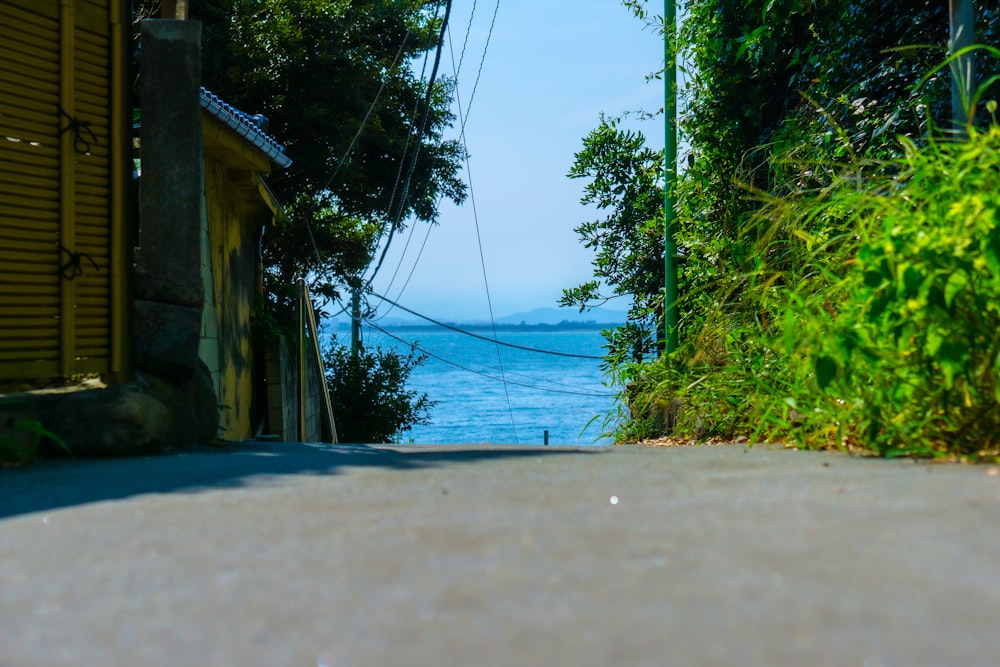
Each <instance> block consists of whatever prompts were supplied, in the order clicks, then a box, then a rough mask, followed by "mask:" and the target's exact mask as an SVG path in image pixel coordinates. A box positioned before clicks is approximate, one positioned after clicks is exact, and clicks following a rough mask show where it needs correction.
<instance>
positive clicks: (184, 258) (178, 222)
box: [135, 19, 205, 379]
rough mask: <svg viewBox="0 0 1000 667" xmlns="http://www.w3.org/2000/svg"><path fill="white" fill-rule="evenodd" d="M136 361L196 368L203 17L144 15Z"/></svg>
mask: <svg viewBox="0 0 1000 667" xmlns="http://www.w3.org/2000/svg"><path fill="white" fill-rule="evenodd" d="M141 44H142V73H141V75H140V93H141V99H142V130H141V148H140V151H141V158H142V180H141V185H140V225H139V247H138V249H137V250H136V265H135V280H136V283H135V297H136V301H135V318H136V321H135V322H136V332H135V339H136V366H137V367H138V368H139V369H145V370H150V371H154V372H157V373H162V374H164V375H167V376H170V377H176V378H178V379H185V376H189V375H190V374H191V373H192V372H194V371H195V370H197V369H198V368H199V360H198V343H199V335H200V331H201V320H202V308H203V306H204V301H205V287H204V281H203V279H202V272H201V252H202V239H201V233H202V225H201V218H202V202H203V194H202V190H203V187H204V182H205V179H204V164H203V157H202V155H203V148H202V125H201V103H200V85H201V24H200V23H198V22H196V21H178V20H163V19H154V20H146V21H143V22H142V42H141Z"/></svg>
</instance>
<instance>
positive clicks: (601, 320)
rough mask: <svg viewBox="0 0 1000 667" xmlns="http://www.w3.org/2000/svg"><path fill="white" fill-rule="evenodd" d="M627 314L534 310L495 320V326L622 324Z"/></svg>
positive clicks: (595, 311)
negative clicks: (586, 323)
mask: <svg viewBox="0 0 1000 667" xmlns="http://www.w3.org/2000/svg"><path fill="white" fill-rule="evenodd" d="M626 318H627V313H626V312H625V311H623V310H621V311H619V310H609V309H607V308H594V309H593V310H589V311H584V312H582V313H581V312H579V311H578V310H575V309H572V308H535V309H534V310H529V311H527V312H523V313H514V314H513V315H507V316H506V317H500V318H497V324H522V323H523V324H559V323H561V322H597V323H598V324H624V323H625V320H626Z"/></svg>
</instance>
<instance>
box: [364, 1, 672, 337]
mask: <svg viewBox="0 0 1000 667" xmlns="http://www.w3.org/2000/svg"><path fill="white" fill-rule="evenodd" d="M473 4H474V3H473V0H454V5H453V9H452V17H451V22H450V26H451V31H450V34H451V40H452V42H453V43H452V44H451V45H450V47H449V45H447V44H446V46H445V50H444V56H443V58H442V65H441V71H442V72H443V73H445V74H446V75H448V76H451V75H453V67H452V59H451V50H452V49H453V50H454V55H455V59H456V60H457V59H458V58H459V54H460V51H461V48H462V42H463V40H464V39H465V34H466V27H467V26H468V25H469V23H470V13H471V11H472V7H473ZM475 4H476V11H475V15H474V16H473V18H472V30H471V32H470V37H469V42H468V47H467V49H466V55H465V60H464V62H463V64H462V67H461V70H460V77H459V89H458V93H459V96H460V97H461V100H462V104H463V107H465V106H468V104H469V98H470V96H471V94H472V87H473V84H474V81H475V76H476V71H477V70H478V68H479V63H480V60H481V58H482V54H483V49H484V46H485V41H486V37H487V33H488V30H489V26H490V21H491V19H492V17H493V12H494V8H495V4H496V3H495V2H494V1H493V0H478V2H476V3H475ZM662 63H663V44H662V41H661V38H660V36H659V35H657V34H656V33H655V32H654V31H653V30H651V29H649V28H646V27H645V26H644V25H643V23H642V22H641V21H640V20H638V19H636V18H635V17H633V16H632V15H631V13H630V12H629V11H628V10H627V9H625V8H624V7H622V6H621V4H620V3H619V2H618V1H617V0H573V2H567V1H566V0H501V2H500V9H499V13H498V14H497V19H496V25H495V28H494V32H493V36H492V39H491V41H490V44H489V50H488V52H487V54H486V60H485V63H484V65H483V69H482V76H481V78H480V81H479V85H478V88H477V89H476V93H475V98H474V99H473V102H472V108H471V111H470V113H469V116H468V119H467V124H466V128H465V135H466V142H467V145H468V148H469V153H470V155H471V157H470V173H471V182H472V192H473V193H474V196H475V210H476V212H477V213H478V222H479V232H480V236H481V240H482V249H483V259H484V261H485V268H486V281H488V283H489V293H490V295H491V298H492V304H493V313H494V315H495V316H496V317H502V316H504V315H507V314H510V313H514V312H519V311H526V310H531V309H533V308H538V307H553V306H555V305H556V303H557V301H558V299H559V297H560V295H561V293H562V289H563V288H565V287H572V286H575V285H578V284H580V283H581V282H583V281H585V280H588V279H589V278H590V277H591V274H592V271H593V269H592V267H591V259H592V256H593V255H592V252H591V251H590V250H588V249H585V248H583V246H582V245H581V244H580V242H579V240H578V239H577V235H576V233H575V232H574V231H573V228H574V227H575V226H577V225H579V224H580V223H581V222H584V221H586V220H590V219H593V218H595V217H596V216H597V215H598V213H597V212H595V211H593V210H588V209H587V208H585V207H583V206H582V205H581V204H580V203H579V200H580V196H581V194H582V191H583V190H582V189H583V182H582V181H573V180H570V179H568V178H566V173H567V172H568V171H569V168H570V166H571V165H572V163H573V154H574V153H575V152H576V151H578V150H579V149H580V147H581V145H582V144H581V142H582V139H583V137H584V136H585V135H586V134H587V133H588V132H589V131H590V130H592V129H593V128H595V127H596V126H597V124H598V123H599V121H600V114H601V112H605V113H607V114H609V115H617V114H620V113H622V112H625V111H630V110H637V109H645V110H656V109H659V108H660V107H661V106H662V104H663V102H662V99H663V89H662V84H660V83H659V82H655V81H654V82H650V83H646V79H645V77H646V75H647V74H648V73H649V72H652V71H655V70H657V69H658V68H659V67H661V66H662ZM631 126H633V127H635V128H636V129H639V130H641V131H642V132H643V134H645V135H646V137H647V140H648V144H649V145H650V146H652V147H655V148H657V149H659V148H662V146H663V126H662V119H661V118H657V119H656V120H653V121H647V122H642V123H640V122H638V121H636V122H635V123H631ZM453 132H454V134H453V136H455V137H457V136H458V128H457V126H456V128H455V129H454V130H453ZM466 176H467V177H468V176H469V174H466ZM425 236H426V245H425V247H424V249H423V252H422V254H420V255H419V259H418V251H419V248H420V247H421V245H422V244H424V239H425ZM397 267H398V272H397ZM411 271H412V277H410V276H411ZM394 274H395V279H393V275H394ZM408 278H409V280H408ZM373 289H374V290H375V291H376V292H379V293H381V294H385V295H386V296H389V297H390V298H392V299H394V300H396V301H398V302H399V303H401V304H403V305H404V306H407V307H408V308H411V309H413V310H416V311H418V312H421V313H424V314H426V315H429V316H432V317H436V318H445V319H458V320H471V319H486V318H488V317H489V308H488V301H487V291H486V285H485V281H484V276H483V266H482V263H481V261H480V251H479V242H478V241H477V236H476V217H475V216H474V214H473V205H472V201H471V199H470V201H467V202H466V203H465V204H464V205H463V206H461V207H455V206H452V205H450V204H447V203H446V204H444V205H443V206H442V209H441V214H440V224H439V225H438V226H436V227H433V228H432V229H431V230H430V232H429V234H427V228H426V226H425V225H423V224H419V225H416V226H415V227H414V228H413V234H412V236H411V235H410V230H407V232H406V233H404V234H403V235H402V236H399V235H397V237H396V238H395V239H394V240H393V243H392V245H391V247H390V252H389V254H388V256H387V258H386V261H385V264H384V266H383V267H382V269H381V271H380V272H379V274H378V276H377V277H376V279H375V281H374V283H373ZM375 303H377V300H373V304H375ZM627 305H628V304H627V303H615V302H612V304H609V307H611V308H615V309H619V310H624V309H626V308H627ZM379 312H380V314H381V313H384V312H385V309H384V305H383V306H380V308H379ZM571 312H572V311H569V310H567V313H568V314H569V313H571ZM400 315H404V314H403V313H400V312H399V311H395V312H392V313H391V316H400Z"/></svg>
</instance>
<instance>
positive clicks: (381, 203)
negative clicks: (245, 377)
mask: <svg viewBox="0 0 1000 667" xmlns="http://www.w3.org/2000/svg"><path fill="white" fill-rule="evenodd" d="M442 6H443V5H442V3H441V2H438V1H437V0H367V1H366V0H205V1H204V2H198V3H194V4H193V6H192V17H193V18H196V19H199V20H201V21H202V22H203V24H204V40H203V41H204V56H203V81H204V85H205V86H206V87H208V88H210V89H211V90H213V91H214V92H216V93H218V94H220V95H221V96H222V97H223V98H225V99H226V100H227V101H228V102H230V103H232V104H234V105H235V106H237V107H239V108H241V109H244V110H246V111H248V112H251V113H262V114H264V115H266V116H268V117H269V119H270V132H271V133H272V134H273V135H274V136H275V137H277V138H279V139H280V140H281V141H282V142H283V143H284V144H285V147H286V153H287V154H288V155H289V156H290V157H291V158H292V159H293V164H292V166H291V167H290V168H288V169H286V170H280V171H275V172H273V173H272V174H271V176H270V179H269V181H270V184H271V187H272V188H273V189H274V190H275V192H276V194H277V195H278V197H279V199H281V200H282V201H283V202H284V203H285V205H286V208H287V214H288V219H287V220H286V221H285V222H284V224H283V225H281V226H280V227H279V228H278V229H276V230H272V231H271V232H270V233H269V234H268V237H267V240H266V243H265V251H266V253H267V254H266V257H265V260H266V262H265V263H266V268H267V273H268V278H269V285H268V287H269V288H270V291H271V292H272V294H274V295H275V296H276V297H277V300H278V303H279V304H280V303H287V302H288V301H289V299H290V296H291V294H292V292H291V290H290V285H291V284H292V282H293V280H294V278H296V277H298V276H302V275H305V276H307V277H308V278H309V279H310V281H311V287H312V291H313V292H314V293H316V294H320V295H323V296H325V297H327V298H338V297H340V295H341V292H342V290H343V287H344V285H346V284H350V283H357V282H358V280H359V276H360V275H361V273H362V272H363V271H364V270H365V268H366V267H367V266H368V265H369V263H370V261H371V258H372V252H373V251H374V249H375V247H376V245H377V243H378V241H379V239H380V238H381V237H382V236H383V235H384V234H387V233H390V232H391V231H393V230H395V231H398V230H400V229H401V228H403V227H404V225H405V224H407V222H406V221H407V220H408V219H411V218H412V219H416V220H419V221H423V222H433V221H434V220H436V217H437V203H438V202H439V200H441V199H442V198H448V199H451V200H453V201H455V202H461V201H462V200H463V199H464V197H465V187H464V184H463V182H462V181H461V180H460V178H459V169H460V163H461V158H462V151H461V149H460V147H459V143H458V142H457V141H455V140H446V139H444V137H443V133H444V131H445V130H446V129H447V128H448V127H449V126H450V124H451V123H452V122H453V117H452V114H451V112H450V111H449V105H450V101H451V98H450V95H451V84H450V83H449V82H448V81H446V80H444V79H442V78H436V80H435V82H434V84H433V87H431V88H430V89H429V79H430V78H431V77H430V76H428V75H426V74H425V70H426V71H430V67H429V65H426V63H427V62H428V60H430V62H433V61H432V59H433V56H434V50H435V48H436V46H437V44H438V40H439V37H440V35H441V29H442V23H443V20H444V15H443V12H442ZM422 59H423V60H422ZM422 62H423V63H424V65H422V64H421V63H422ZM418 69H419V70H420V71H417V70H418ZM369 112H370V115H369ZM362 127H363V128H364V129H363V130H362V131H361V132H360V134H358V131H359V128H362ZM356 135H357V136H356ZM355 138H357V141H356V143H354V145H353V148H352V149H351V150H350V151H349V150H348V149H349V148H350V147H351V146H352V142H354V141H355Z"/></svg>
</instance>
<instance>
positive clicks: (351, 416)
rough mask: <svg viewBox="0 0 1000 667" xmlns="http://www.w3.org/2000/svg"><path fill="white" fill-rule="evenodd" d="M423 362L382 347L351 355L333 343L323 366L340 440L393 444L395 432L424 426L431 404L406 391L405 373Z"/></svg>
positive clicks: (407, 375)
mask: <svg viewBox="0 0 1000 667" xmlns="http://www.w3.org/2000/svg"><path fill="white" fill-rule="evenodd" d="M424 359H425V358H424V357H422V356H418V355H415V354H412V353H411V354H409V355H403V354H400V353H398V352H396V351H394V350H384V349H381V348H379V349H376V350H374V351H368V350H365V349H357V350H354V351H352V350H351V349H350V348H348V347H345V346H343V345H338V344H336V343H334V344H333V345H332V346H331V347H330V348H329V349H328V350H327V351H326V354H325V355H324V365H325V367H326V383H327V387H328V389H329V391H330V401H331V403H332V404H333V414H334V419H335V420H336V422H337V431H338V436H339V439H340V440H341V441H342V442H350V443H385V442H392V441H393V439H394V438H395V437H396V436H398V434H399V433H400V432H402V431H407V430H409V429H411V428H412V427H414V426H417V425H420V424H426V423H428V421H429V419H430V410H431V408H432V407H433V406H434V402H433V401H431V400H430V399H429V398H428V397H427V395H426V394H419V393H418V392H416V391H413V390H409V389H406V382H407V380H408V379H409V377H410V373H411V372H412V371H413V369H414V368H415V367H416V366H419V365H420V364H422V363H423V362H424Z"/></svg>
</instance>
